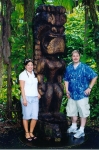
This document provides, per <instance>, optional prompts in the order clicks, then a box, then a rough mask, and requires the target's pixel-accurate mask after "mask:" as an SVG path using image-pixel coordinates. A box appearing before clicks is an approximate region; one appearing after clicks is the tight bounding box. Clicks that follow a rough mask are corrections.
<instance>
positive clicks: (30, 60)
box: [24, 58, 33, 66]
mask: <svg viewBox="0 0 99 150" xmlns="http://www.w3.org/2000/svg"><path fill="white" fill-rule="evenodd" d="M29 62H32V63H33V60H32V59H28V58H27V59H25V60H24V65H25V66H26V65H27V64H28V63H29Z"/></svg>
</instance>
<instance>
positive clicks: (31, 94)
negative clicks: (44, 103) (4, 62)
mask: <svg viewBox="0 0 99 150" xmlns="http://www.w3.org/2000/svg"><path fill="white" fill-rule="evenodd" d="M24 65H25V70H24V71H23V72H22V73H20V75H19V83H20V89H21V104H22V114H23V126H24V130H25V138H26V139H27V140H28V141H32V139H36V138H37V137H35V136H34V134H33V132H34V128H35V126H36V122H37V119H38V111H39V98H40V95H39V93H38V89H37V84H38V81H37V78H36V77H35V74H34V72H33V61H32V59H26V60H25V61H24ZM30 119H31V121H30V126H28V124H29V123H28V120H30Z"/></svg>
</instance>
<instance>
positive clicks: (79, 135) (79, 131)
mask: <svg viewBox="0 0 99 150" xmlns="http://www.w3.org/2000/svg"><path fill="white" fill-rule="evenodd" d="M83 136H85V133H84V132H82V131H81V130H78V131H77V133H76V134H74V137H75V138H80V137H83Z"/></svg>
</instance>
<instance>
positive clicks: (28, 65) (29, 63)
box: [25, 62, 33, 73]
mask: <svg viewBox="0 0 99 150" xmlns="http://www.w3.org/2000/svg"><path fill="white" fill-rule="evenodd" d="M25 69H26V70H27V71H28V72H30V73H31V72H32V71H33V63H32V62H28V64H27V65H26V66H25Z"/></svg>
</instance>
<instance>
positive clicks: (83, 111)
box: [64, 50, 97, 138]
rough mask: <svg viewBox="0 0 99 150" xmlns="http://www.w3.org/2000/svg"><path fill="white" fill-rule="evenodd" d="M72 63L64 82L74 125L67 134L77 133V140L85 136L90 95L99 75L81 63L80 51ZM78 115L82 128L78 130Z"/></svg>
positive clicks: (67, 109) (68, 114)
mask: <svg viewBox="0 0 99 150" xmlns="http://www.w3.org/2000/svg"><path fill="white" fill-rule="evenodd" d="M72 61H73V62H72V63H71V64H69V65H68V66H67V68H66V71H65V75H64V81H65V87H66V95H67V97H68V103H67V107H66V111H67V116H69V117H71V119H72V125H71V126H70V128H69V129H68V130H67V133H75V134H74V137H75V138H80V137H82V136H85V133H84V127H85V125H86V119H87V117H88V116H89V115H90V110H89V109H90V105H89V95H90V92H91V90H92V87H93V86H94V84H95V82H96V80H97V74H96V73H95V72H94V71H93V70H92V69H91V68H90V67H89V66H87V65H86V64H83V63H81V62H80V53H79V51H78V50H74V51H73V52H72ZM78 113H79V116H80V128H79V129H78V130H77V119H78V117H77V116H78Z"/></svg>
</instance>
